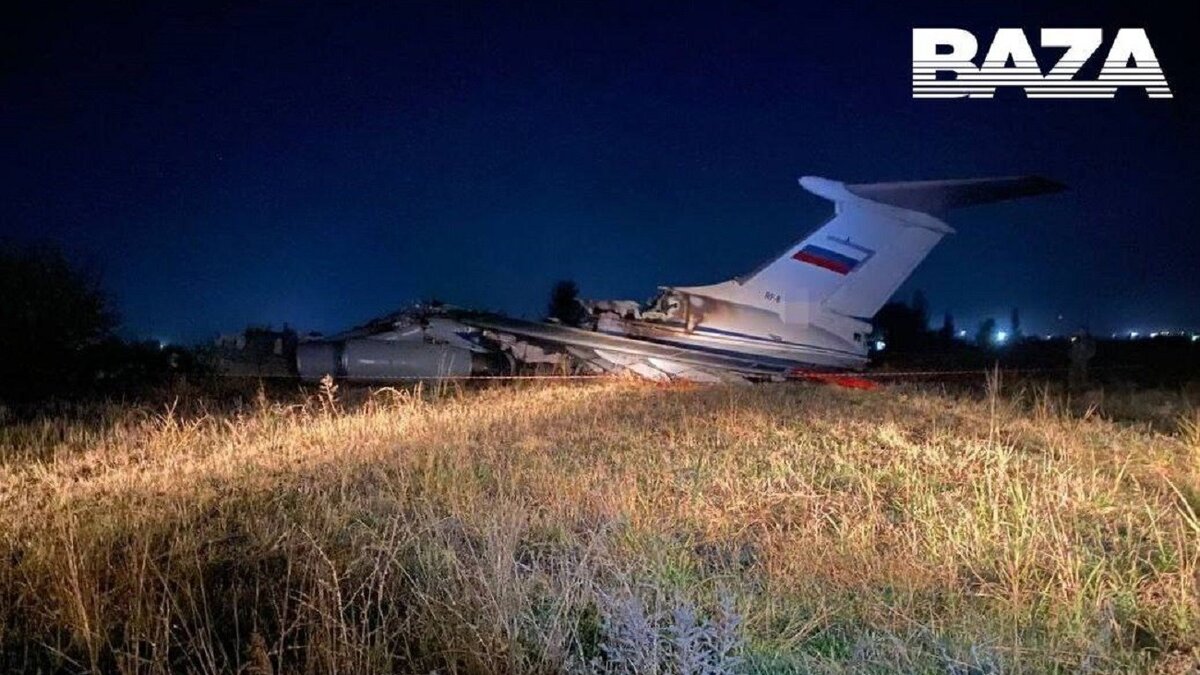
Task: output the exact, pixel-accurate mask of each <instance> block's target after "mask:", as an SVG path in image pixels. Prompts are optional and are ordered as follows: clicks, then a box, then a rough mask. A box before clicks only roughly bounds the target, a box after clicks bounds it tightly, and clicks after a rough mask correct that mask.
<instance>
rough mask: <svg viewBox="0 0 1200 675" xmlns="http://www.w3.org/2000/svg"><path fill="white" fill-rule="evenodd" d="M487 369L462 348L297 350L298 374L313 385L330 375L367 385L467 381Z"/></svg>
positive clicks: (317, 346)
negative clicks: (368, 383)
mask: <svg viewBox="0 0 1200 675" xmlns="http://www.w3.org/2000/svg"><path fill="white" fill-rule="evenodd" d="M476 361H480V363H476ZM486 365H487V364H484V363H483V362H482V360H481V359H479V358H477V356H476V355H475V354H474V353H473V352H471V351H470V350H468V349H464V348H462V347H456V346H452V345H448V344H430V343H426V342H418V341H410V340H377V339H372V338H354V339H350V340H338V341H314V342H304V343H301V344H299V345H297V346H296V370H297V371H298V372H299V374H300V379H303V380H309V381H315V380H320V379H321V378H323V377H325V376H326V375H332V376H333V377H334V378H338V379H347V380H364V381H386V380H410V379H435V378H442V377H466V376H469V375H471V374H473V373H477V372H479V371H481V370H486V367H485V366H486Z"/></svg>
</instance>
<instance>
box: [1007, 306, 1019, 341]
mask: <svg viewBox="0 0 1200 675" xmlns="http://www.w3.org/2000/svg"><path fill="white" fill-rule="evenodd" d="M1008 325H1009V328H1010V329H1011V332H1012V337H1013V339H1014V340H1017V339H1020V337H1021V310H1019V309H1017V308H1016V307H1013V308H1012V314H1010V315H1009V319H1008Z"/></svg>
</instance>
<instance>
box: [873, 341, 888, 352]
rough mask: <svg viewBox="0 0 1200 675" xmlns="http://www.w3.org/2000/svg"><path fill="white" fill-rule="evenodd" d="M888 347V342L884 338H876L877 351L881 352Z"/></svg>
mask: <svg viewBox="0 0 1200 675" xmlns="http://www.w3.org/2000/svg"><path fill="white" fill-rule="evenodd" d="M886 348H887V343H886V342H884V341H883V340H876V341H875V351H877V352H881V351H883V350H884V349H886Z"/></svg>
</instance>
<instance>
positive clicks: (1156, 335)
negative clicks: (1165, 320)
mask: <svg viewBox="0 0 1200 675" xmlns="http://www.w3.org/2000/svg"><path fill="white" fill-rule="evenodd" d="M1150 337H1152V338H1156V337H1158V333H1151V334H1150Z"/></svg>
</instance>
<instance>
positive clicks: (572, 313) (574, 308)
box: [546, 279, 585, 326]
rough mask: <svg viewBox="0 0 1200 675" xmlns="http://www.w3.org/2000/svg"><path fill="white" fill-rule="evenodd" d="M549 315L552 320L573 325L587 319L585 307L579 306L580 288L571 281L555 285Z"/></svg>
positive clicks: (548, 306)
mask: <svg viewBox="0 0 1200 675" xmlns="http://www.w3.org/2000/svg"><path fill="white" fill-rule="evenodd" d="M546 313H547V315H548V316H549V317H550V318H552V319H558V320H559V321H561V322H563V323H565V324H567V325H571V326H577V325H579V324H580V323H581V322H582V321H583V319H584V318H585V312H584V309H583V305H581V304H579V286H578V285H576V283H575V282H574V281H571V280H570V279H564V280H562V281H559V282H558V283H556V284H554V288H552V289H551V290H550V303H549V305H547V307H546Z"/></svg>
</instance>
